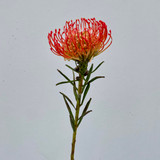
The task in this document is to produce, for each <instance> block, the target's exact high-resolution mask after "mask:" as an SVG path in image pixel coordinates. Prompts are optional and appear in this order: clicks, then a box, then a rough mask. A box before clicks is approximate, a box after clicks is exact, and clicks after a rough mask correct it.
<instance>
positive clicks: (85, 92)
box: [81, 83, 90, 105]
mask: <svg viewBox="0 0 160 160" xmlns="http://www.w3.org/2000/svg"><path fill="white" fill-rule="evenodd" d="M89 88H90V83H88V84H87V86H86V88H85V91H84V93H83V98H82V102H81V105H82V104H83V102H84V100H85V97H86V95H87V93H88V91H89Z"/></svg>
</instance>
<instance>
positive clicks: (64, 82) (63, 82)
mask: <svg viewBox="0 0 160 160" xmlns="http://www.w3.org/2000/svg"><path fill="white" fill-rule="evenodd" d="M75 81H77V80H75ZM71 82H74V81H62V82H59V83H57V84H56V86H58V85H60V84H66V83H71ZM72 85H73V84H72Z"/></svg>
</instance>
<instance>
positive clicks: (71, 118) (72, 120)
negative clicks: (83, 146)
mask: <svg viewBox="0 0 160 160" xmlns="http://www.w3.org/2000/svg"><path fill="white" fill-rule="evenodd" d="M69 118H70V123H71V126H72V129H73V131H75V122H74V119H73V117H72V116H71V115H69Z"/></svg>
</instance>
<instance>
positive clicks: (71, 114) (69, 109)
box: [63, 95, 75, 131]
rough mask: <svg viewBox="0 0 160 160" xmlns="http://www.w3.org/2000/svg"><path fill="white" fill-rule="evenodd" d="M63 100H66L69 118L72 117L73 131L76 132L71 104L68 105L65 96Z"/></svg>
mask: <svg viewBox="0 0 160 160" xmlns="http://www.w3.org/2000/svg"><path fill="white" fill-rule="evenodd" d="M63 98H64V101H65V104H66V107H67V109H68V112H69V117H70V122H71V126H72V129H73V131H75V120H74V117H73V113H72V110H71V108H70V106H69V104H68V102H67V100H66V98H65V96H64V95H63Z"/></svg>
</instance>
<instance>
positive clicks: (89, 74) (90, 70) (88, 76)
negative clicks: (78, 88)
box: [83, 64, 93, 90]
mask: <svg viewBox="0 0 160 160" xmlns="http://www.w3.org/2000/svg"><path fill="white" fill-rule="evenodd" d="M92 69H93V64H92V65H91V67H90V69H89V71H88V75H87V77H86V79H85V83H84V85H83V90H84V88H85V86H86V84H87V83H88V81H89V78H90V76H91V73H92Z"/></svg>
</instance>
